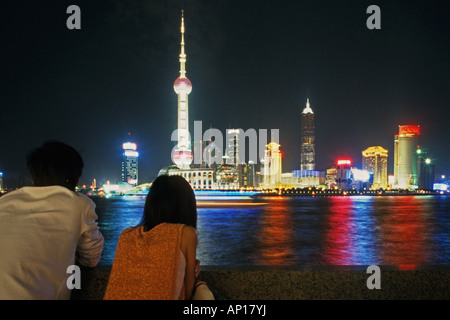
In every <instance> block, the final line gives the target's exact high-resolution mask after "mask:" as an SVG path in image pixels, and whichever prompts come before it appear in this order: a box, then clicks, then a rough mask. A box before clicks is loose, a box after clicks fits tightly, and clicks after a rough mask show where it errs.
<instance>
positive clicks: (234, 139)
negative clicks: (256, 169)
mask: <svg viewBox="0 0 450 320" xmlns="http://www.w3.org/2000/svg"><path fill="white" fill-rule="evenodd" d="M227 137H228V141H227V147H226V163H227V164H233V165H236V166H237V165H238V164H240V163H241V161H240V158H239V129H227Z"/></svg>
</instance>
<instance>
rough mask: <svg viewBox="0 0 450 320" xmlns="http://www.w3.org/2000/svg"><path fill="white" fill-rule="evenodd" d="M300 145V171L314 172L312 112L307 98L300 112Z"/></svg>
mask: <svg viewBox="0 0 450 320" xmlns="http://www.w3.org/2000/svg"><path fill="white" fill-rule="evenodd" d="M301 125H302V131H301V135H302V145H301V156H300V170H314V169H315V166H316V163H315V146H314V140H315V133H314V112H313V111H312V109H311V106H310V104H309V98H308V99H307V100H306V108H304V109H303V112H302V121H301Z"/></svg>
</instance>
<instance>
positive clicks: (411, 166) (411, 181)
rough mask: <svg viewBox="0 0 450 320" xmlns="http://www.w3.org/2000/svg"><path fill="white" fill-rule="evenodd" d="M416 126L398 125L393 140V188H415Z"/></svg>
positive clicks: (417, 137)
mask: <svg viewBox="0 0 450 320" xmlns="http://www.w3.org/2000/svg"><path fill="white" fill-rule="evenodd" d="M419 135H420V126H418V125H400V126H399V132H398V134H397V135H395V139H394V188H399V189H416V188H417V151H416V150H417V145H418V139H419Z"/></svg>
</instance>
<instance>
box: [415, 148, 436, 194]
mask: <svg viewBox="0 0 450 320" xmlns="http://www.w3.org/2000/svg"><path fill="white" fill-rule="evenodd" d="M416 153H417V186H418V187H419V189H422V190H433V184H434V163H433V161H432V160H431V158H430V157H429V156H428V154H427V152H426V151H424V150H423V149H422V148H420V147H418V148H417V150H416Z"/></svg>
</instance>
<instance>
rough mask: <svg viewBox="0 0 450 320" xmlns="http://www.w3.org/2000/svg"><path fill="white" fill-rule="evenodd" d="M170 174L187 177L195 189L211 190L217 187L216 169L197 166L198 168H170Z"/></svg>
mask: <svg viewBox="0 0 450 320" xmlns="http://www.w3.org/2000/svg"><path fill="white" fill-rule="evenodd" d="M167 174H168V175H170V176H173V175H178V176H182V177H183V178H185V179H186V181H187V182H189V184H190V185H191V187H192V189H194V190H211V189H215V188H216V185H215V182H214V169H208V168H196V169H186V170H180V169H178V168H177V169H172V170H170V169H169V170H168V172H167Z"/></svg>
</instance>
